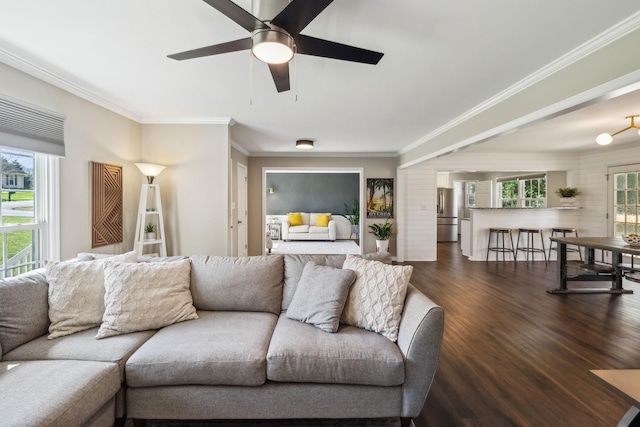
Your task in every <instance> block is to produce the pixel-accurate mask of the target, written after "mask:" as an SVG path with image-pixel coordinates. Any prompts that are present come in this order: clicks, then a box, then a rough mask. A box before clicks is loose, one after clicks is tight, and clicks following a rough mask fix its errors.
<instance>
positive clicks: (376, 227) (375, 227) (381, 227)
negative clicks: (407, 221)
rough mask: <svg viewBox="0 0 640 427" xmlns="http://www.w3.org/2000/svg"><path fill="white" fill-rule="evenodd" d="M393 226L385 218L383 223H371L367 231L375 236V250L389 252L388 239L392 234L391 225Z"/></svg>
mask: <svg viewBox="0 0 640 427" xmlns="http://www.w3.org/2000/svg"><path fill="white" fill-rule="evenodd" d="M392 226H393V224H392V223H390V222H389V220H388V219H387V220H385V222H384V224H371V225H370V226H369V229H370V230H371V231H369V233H371V234H373V235H374V237H375V238H376V252H389V239H390V238H391V235H392V234H393V233H392V231H391V227H392Z"/></svg>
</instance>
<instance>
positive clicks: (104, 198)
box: [91, 162, 122, 248]
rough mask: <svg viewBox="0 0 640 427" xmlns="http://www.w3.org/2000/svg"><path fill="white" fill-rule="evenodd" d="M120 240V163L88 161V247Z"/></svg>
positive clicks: (105, 244) (120, 241) (111, 243)
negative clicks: (89, 230) (89, 244)
mask: <svg viewBox="0 0 640 427" xmlns="http://www.w3.org/2000/svg"><path fill="white" fill-rule="evenodd" d="M115 243H122V166H115V165H107V164H104V163H97V162H91V247H92V248H97V247H100V246H107V245H113V244H115Z"/></svg>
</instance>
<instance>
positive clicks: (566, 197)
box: [556, 187, 580, 206]
mask: <svg viewBox="0 0 640 427" xmlns="http://www.w3.org/2000/svg"><path fill="white" fill-rule="evenodd" d="M556 194H557V195H558V196H560V198H561V199H562V204H563V205H564V206H574V205H575V202H576V196H578V195H579V194H580V191H579V190H578V189H577V188H576V187H560V188H558V189H557V190H556Z"/></svg>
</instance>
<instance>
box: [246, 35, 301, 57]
mask: <svg viewBox="0 0 640 427" xmlns="http://www.w3.org/2000/svg"><path fill="white" fill-rule="evenodd" d="M251 52H252V53H253V56H255V57H256V58H257V59H259V60H260V61H262V62H266V63H267V64H284V63H286V62H289V61H291V58H293V38H292V37H291V36H290V35H288V34H286V33H283V32H281V31H277V30H262V31H256V32H255V33H254V34H253V47H252V48H251Z"/></svg>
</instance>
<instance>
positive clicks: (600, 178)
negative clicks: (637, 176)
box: [574, 141, 640, 236]
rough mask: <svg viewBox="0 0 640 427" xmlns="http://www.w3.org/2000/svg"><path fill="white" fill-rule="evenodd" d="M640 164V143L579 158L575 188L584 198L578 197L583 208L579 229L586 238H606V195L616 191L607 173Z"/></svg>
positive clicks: (599, 148)
mask: <svg viewBox="0 0 640 427" xmlns="http://www.w3.org/2000/svg"><path fill="white" fill-rule="evenodd" d="M634 163H640V141H636V142H632V143H629V144H625V145H616V143H615V141H614V142H613V143H612V144H611V145H610V146H608V147H597V148H594V150H592V151H589V152H588V153H586V154H583V155H582V156H580V165H579V169H578V173H577V174H576V176H574V186H576V187H578V189H579V190H580V191H581V193H582V194H580V196H579V197H578V204H579V206H580V208H581V209H580V212H581V216H580V228H581V229H582V230H584V231H585V236H607V235H608V224H609V221H611V220H609V219H607V217H606V216H607V209H608V202H607V192H608V191H609V190H610V188H612V187H613V183H612V182H610V181H609V182H608V181H607V170H608V168H609V167H611V166H622V165H629V164H634Z"/></svg>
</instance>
